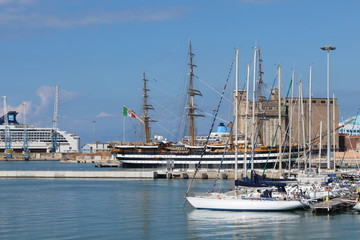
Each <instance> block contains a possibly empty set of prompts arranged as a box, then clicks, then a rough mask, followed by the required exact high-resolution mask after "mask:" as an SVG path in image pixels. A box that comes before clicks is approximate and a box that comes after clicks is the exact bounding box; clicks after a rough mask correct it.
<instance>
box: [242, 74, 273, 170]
mask: <svg viewBox="0 0 360 240" xmlns="http://www.w3.org/2000/svg"><path fill="white" fill-rule="evenodd" d="M275 83H276V77H275V78H274V81H273V85H272V88H274V86H275ZM270 98H271V91H270V92H269V97H268V100H267V102H266V106H265V110H264V113H263V116H262V119H261V122H260V126H259V130H258V133H257V135H256V139H255V141H254V149H255V148H256V146H257V144H256V143H257V140H258V137H259V135H260V131H261V129H262V127H263V123H264V120H265V116H266V113H267V110H268V109H269V104H270ZM251 160H252V159H251V158H249V160H248V163H247V164H248V165H247V166H248V168H250V164H251ZM244 164H246V163H244Z"/></svg>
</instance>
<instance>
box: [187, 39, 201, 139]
mask: <svg viewBox="0 0 360 240" xmlns="http://www.w3.org/2000/svg"><path fill="white" fill-rule="evenodd" d="M193 56H194V54H193V53H192V48H191V41H189V58H190V59H189V66H190V71H189V89H188V96H189V102H188V112H187V115H188V117H189V131H190V144H191V145H192V146H193V145H195V117H204V115H200V114H197V113H196V105H195V103H194V96H195V95H198V96H202V94H201V92H200V91H199V90H195V89H194V67H196V65H195V64H193Z"/></svg>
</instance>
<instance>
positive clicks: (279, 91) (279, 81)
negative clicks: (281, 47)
mask: <svg viewBox="0 0 360 240" xmlns="http://www.w3.org/2000/svg"><path fill="white" fill-rule="evenodd" d="M278 101H279V102H278V113H279V176H280V177H281V176H282V129H281V66H280V65H278Z"/></svg>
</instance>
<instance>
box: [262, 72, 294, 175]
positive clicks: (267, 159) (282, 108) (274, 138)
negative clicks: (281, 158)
mask: <svg viewBox="0 0 360 240" xmlns="http://www.w3.org/2000/svg"><path fill="white" fill-rule="evenodd" d="M292 84H293V80H292V79H291V81H290V85H289V88H288V91H287V93H286V99H288V97H289V93H290V89H291V86H292ZM279 94H280V91H279ZM285 108H286V101H284V104H283V106H282V107H281V113H280V117H282V116H283V115H284V112H285ZM279 127H280V126H279V124H278V126H277V127H276V130H275V134H274V137H273V139H272V143H271V146H270V149H269V153H268V156H267V158H266V162H265V166H264V170H263V173H262V175H263V176H264V175H265V171H266V166H267V164H268V161H269V158H270V153H271V151H272V149H273V145H274V143H275V140H276V136H277V132H278V129H279ZM280 141H282V139H280ZM281 154H282V153H281ZM280 164H282V162H281V163H280Z"/></svg>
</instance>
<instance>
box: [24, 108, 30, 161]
mask: <svg viewBox="0 0 360 240" xmlns="http://www.w3.org/2000/svg"><path fill="white" fill-rule="evenodd" d="M23 114H24V133H23V138H24V140H23V141H24V145H23V153H22V155H23V158H24V160H29V159H30V150H29V136H28V132H27V125H26V103H23Z"/></svg>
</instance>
